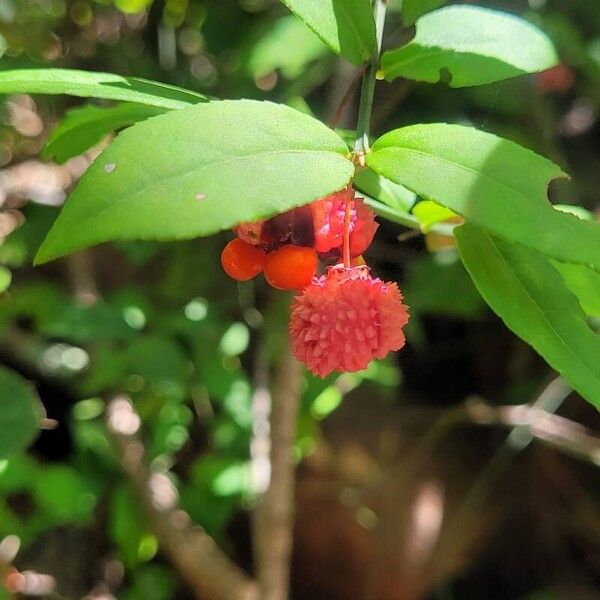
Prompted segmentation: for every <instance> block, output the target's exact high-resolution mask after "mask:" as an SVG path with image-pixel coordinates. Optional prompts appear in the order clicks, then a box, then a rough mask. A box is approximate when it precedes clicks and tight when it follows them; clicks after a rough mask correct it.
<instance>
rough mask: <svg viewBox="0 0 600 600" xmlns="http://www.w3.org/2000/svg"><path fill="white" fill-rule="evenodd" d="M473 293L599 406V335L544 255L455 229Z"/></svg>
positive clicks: (482, 233)
mask: <svg viewBox="0 0 600 600" xmlns="http://www.w3.org/2000/svg"><path fill="white" fill-rule="evenodd" d="M455 235H456V240H457V243H458V248H459V251H460V255H461V258H462V260H463V262H464V264H465V266H466V268H467V270H468V271H469V273H470V275H471V277H472V278H473V282H474V283H475V285H476V287H477V289H478V290H479V292H480V293H481V295H482V296H483V298H484V299H485V301H486V302H487V303H488V304H489V305H490V307H491V308H492V309H493V310H494V312H495V313H496V314H498V316H499V317H500V318H501V319H502V320H503V321H504V322H505V323H506V325H507V327H509V329H511V330H512V331H514V332H515V333H516V334H517V335H518V336H519V337H521V338H523V339H524V340H525V341H526V342H527V343H529V344H531V345H532V346H533V347H534V348H535V349H536V350H537V351H538V352H539V353H540V354H541V355H542V356H543V357H544V358H545V359H546V361H547V362H548V364H549V365H550V366H552V368H554V369H556V370H557V371H558V372H559V373H560V374H561V375H562V376H563V377H564V379H565V380H566V381H568V382H569V383H570V384H571V385H572V386H573V388H575V389H576V390H577V391H578V392H579V393H580V394H581V395H582V396H583V397H584V398H585V399H586V400H587V401H588V402H590V403H591V404H593V405H594V406H595V407H596V408H600V360H598V357H600V336H598V335H597V334H596V333H594V331H592V329H591V328H590V327H589V325H588V323H587V320H586V315H585V313H584V312H583V311H582V310H581V307H580V306H579V303H578V302H577V298H576V297H575V296H574V295H573V293H572V292H571V291H570V290H569V289H568V288H567V287H566V285H565V283H564V281H563V280H562V277H561V276H560V274H559V273H558V271H557V270H556V269H555V268H554V267H553V266H552V264H551V262H550V261H549V260H548V259H547V258H546V257H545V256H542V255H541V254H539V253H538V252H535V251H534V250H530V249H529V248H525V247H523V246H520V245H518V244H512V243H510V242H507V241H504V240H501V239H500V238H498V237H495V236H493V235H490V234H489V233H488V232H486V231H484V230H482V229H480V228H478V227H475V226H473V225H468V224H466V225H461V226H460V227H457V228H456V230H455Z"/></svg>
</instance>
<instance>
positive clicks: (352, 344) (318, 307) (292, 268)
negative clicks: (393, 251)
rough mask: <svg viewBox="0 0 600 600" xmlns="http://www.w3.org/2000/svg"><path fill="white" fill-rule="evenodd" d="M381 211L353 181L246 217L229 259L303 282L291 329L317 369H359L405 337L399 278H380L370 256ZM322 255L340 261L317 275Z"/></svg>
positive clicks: (235, 269)
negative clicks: (305, 201) (282, 209)
mask: <svg viewBox="0 0 600 600" xmlns="http://www.w3.org/2000/svg"><path fill="white" fill-rule="evenodd" d="M376 230H377V223H376V222H375V215H374V214H373V212H372V211H371V209H369V208H368V207H367V206H366V205H365V204H364V203H363V201H362V200H361V199H359V198H356V197H355V192H354V190H353V189H352V187H351V186H348V187H347V188H345V189H344V190H341V191H340V192H336V193H335V194H331V195H330V196H326V197H325V198H321V199H319V200H316V201H314V202H312V203H311V204H309V205H307V206H303V207H300V208H296V209H294V210H291V211H288V212H286V213H283V214H281V215H277V216H276V217H273V218H272V219H269V220H266V221H258V222H255V223H242V224H240V225H238V227H236V229H235V232H236V234H237V238H236V239H234V240H233V241H231V242H229V244H227V246H226V247H225V249H224V250H223V254H222V255H221V263H222V265H223V268H224V269H225V271H226V272H227V274H228V275H230V276H231V277H232V278H234V279H236V280H238V281H246V280H248V279H252V278H253V277H256V276H257V275H258V274H259V273H261V272H263V273H264V276H265V279H266V280H267V282H268V283H269V284H270V285H271V286H273V287H274V288H277V289H281V290H298V291H299V293H298V295H297V296H296V297H295V298H294V302H293V305H292V315H291V320H290V335H291V338H292V348H293V351H294V354H295V355H296V357H297V358H298V360H300V361H301V362H303V363H304V364H305V365H306V366H307V367H308V368H309V369H310V370H311V371H312V372H313V373H314V374H315V375H319V376H321V377H325V376H326V375H328V374H329V373H331V372H333V371H359V370H361V369H364V368H366V366H367V365H368V364H369V362H370V361H371V359H373V358H383V357H384V356H386V355H387V354H388V352H390V351H391V350H398V349H400V348H401V347H402V346H403V345H404V341H405V340H404V333H403V332H402V328H403V327H404V325H406V323H407V321H408V311H407V308H406V306H404V304H403V303H402V294H401V293H400V290H399V289H398V286H397V285H396V284H395V283H385V282H383V281H381V280H380V279H374V278H373V277H371V275H370V270H369V268H368V267H367V266H366V265H365V263H364V260H363V259H362V256H361V255H362V253H363V252H364V251H365V250H366V249H367V248H368V247H369V246H370V245H371V242H372V241H373V237H374V235H375V231H376ZM319 259H320V260H322V261H324V262H333V263H336V264H335V266H332V267H328V268H327V271H326V273H325V275H322V276H320V277H317V276H316V272H317V266H318V262H319Z"/></svg>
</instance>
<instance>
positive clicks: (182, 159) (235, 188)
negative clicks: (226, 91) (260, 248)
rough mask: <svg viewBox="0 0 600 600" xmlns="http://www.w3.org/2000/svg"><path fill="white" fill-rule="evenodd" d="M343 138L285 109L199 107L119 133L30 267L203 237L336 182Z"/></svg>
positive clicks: (239, 103)
mask: <svg viewBox="0 0 600 600" xmlns="http://www.w3.org/2000/svg"><path fill="white" fill-rule="evenodd" d="M347 155H348V150H347V148H346V145H345V144H344V142H343V140H342V139H341V138H340V137H339V136H338V135H337V134H336V133H334V132H333V131H331V130H330V129H329V128H327V127H326V126H325V125H323V124H322V123H320V122H319V121H317V120H315V119H313V118H312V117H310V116H308V115H304V114H302V113H300V112H298V111H295V110H294V109H292V108H289V107H287V106H282V105H277V104H272V103H270V102H257V101H253V100H231V101H221V102H210V103H205V104H198V105H196V106H193V107H189V108H187V109H183V110H178V111H172V112H169V113H167V114H164V115H160V116H158V117H154V118H152V119H148V120H147V121H143V122H142V123H137V124H136V125H134V126H133V127H130V128H129V129H126V130H125V131H124V132H122V133H121V134H120V135H119V136H117V138H116V139H115V141H114V142H113V143H112V144H111V145H110V146H109V147H108V148H107V149H106V150H105V151H104V152H103V153H102V154H101V155H100V156H99V157H98V159H96V161H95V162H94V164H93V165H92V166H91V167H90V168H89V169H88V171H87V172H86V174H85V175H84V176H83V177H82V179H81V181H80V183H79V185H78V186H77V188H76V189H75V191H74V192H73V193H72V194H71V197H70V198H69V200H68V201H67V203H66V204H65V206H64V208H63V209H62V212H61V214H60V216H59V217H58V219H57V220H56V222H55V224H54V226H53V228H52V229H51V230H50V233H49V234H48V237H47V238H46V240H45V241H44V243H43V244H42V247H41V248H40V250H39V251H38V254H37V257H36V260H37V262H38V263H40V262H45V261H48V260H51V259H53V258H57V257H58V256H63V255H64V254H67V253H69V252H72V251H74V250H77V249H79V248H83V247H85V246H91V245H93V244H98V243H100V242H105V241H111V240H124V239H157V240H172V239H182V238H192V237H196V236H202V235H210V234H213V233H215V232H217V231H219V230H222V229H228V228H230V227H233V226H234V225H236V224H237V223H239V222H240V221H252V220H257V219H261V218H265V217H269V216H271V215H273V214H276V213H279V212H284V211H286V210H289V209H291V208H293V207H295V206H300V205H302V204H306V203H308V202H310V201H312V200H314V199H315V198H320V197H322V196H326V195H327V194H330V193H331V192H333V191H335V190H339V189H341V188H343V187H344V186H345V185H346V184H347V182H348V181H349V180H350V178H351V177H352V173H353V170H354V168H353V165H352V163H351V162H350V161H349V160H348V159H347V158H346V156H347Z"/></svg>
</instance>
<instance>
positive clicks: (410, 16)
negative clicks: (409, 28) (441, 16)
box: [402, 0, 448, 25]
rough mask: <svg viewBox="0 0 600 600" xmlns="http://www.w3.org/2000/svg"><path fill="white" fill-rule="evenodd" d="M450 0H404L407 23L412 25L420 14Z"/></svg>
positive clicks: (403, 15) (404, 17) (403, 14)
mask: <svg viewBox="0 0 600 600" xmlns="http://www.w3.org/2000/svg"><path fill="white" fill-rule="evenodd" d="M447 1H448V0H402V17H403V21H404V24H405V25H412V24H413V23H414V22H415V21H416V20H417V19H418V18H419V17H420V16H422V15H424V14H425V13H428V12H431V11H432V10H435V9H436V8H439V7H440V6H442V5H444V4H446V2H447Z"/></svg>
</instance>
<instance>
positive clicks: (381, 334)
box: [290, 265, 408, 377]
mask: <svg viewBox="0 0 600 600" xmlns="http://www.w3.org/2000/svg"><path fill="white" fill-rule="evenodd" d="M407 322H408V309H407V307H406V306H405V305H404V304H403V303H402V294H401V293H400V290H399V289H398V286H397V285H396V284H395V283H386V282H383V281H382V280H381V279H373V278H372V277H371V275H370V274H369V268H368V267H366V266H356V267H345V266H343V265H336V266H334V267H329V268H328V270H327V273H326V275H323V276H321V277H315V278H314V279H313V282H312V284H311V285H309V286H308V287H305V288H304V289H303V290H302V292H301V293H300V294H299V295H298V296H296V297H295V298H294V302H293V304H292V316H291V320H290V335H291V338H292V348H293V351H294V354H295V356H296V358H297V359H298V360H299V361H301V362H303V363H304V364H305V365H306V366H307V367H308V368H309V369H310V370H311V371H312V372H313V373H314V374H315V375H318V376H320V377H325V376H326V375H329V373H331V372H333V371H351V372H353V371H360V370H362V369H365V368H366V367H367V365H368V364H369V362H370V361H371V360H372V359H373V358H383V357H385V356H386V355H387V354H388V352H390V351H391V350H399V349H400V348H401V347H402V346H403V345H404V342H405V337H404V333H403V331H402V328H403V327H404V326H405V325H406V323H407Z"/></svg>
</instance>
